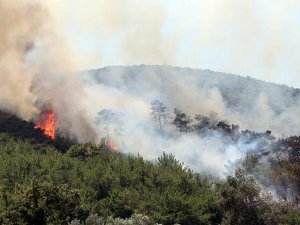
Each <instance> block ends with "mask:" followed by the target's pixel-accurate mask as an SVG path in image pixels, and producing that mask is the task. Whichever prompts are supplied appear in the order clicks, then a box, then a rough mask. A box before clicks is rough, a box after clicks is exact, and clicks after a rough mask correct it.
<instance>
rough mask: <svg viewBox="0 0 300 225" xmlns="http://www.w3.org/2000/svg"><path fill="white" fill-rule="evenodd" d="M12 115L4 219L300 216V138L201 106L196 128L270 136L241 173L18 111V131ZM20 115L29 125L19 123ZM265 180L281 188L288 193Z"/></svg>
mask: <svg viewBox="0 0 300 225" xmlns="http://www.w3.org/2000/svg"><path fill="white" fill-rule="evenodd" d="M178 112H179V111H178ZM180 113H182V112H180ZM3 117H5V118H6V119H8V118H9V115H8V114H3ZM5 118H1V122H2V123H1V124H0V125H1V131H2V132H1V133H0V160H1V164H0V224H5V225H6V224H7V225H8V224H11V225H12V224H31V225H34V224H62V225H63V224H66V225H67V224H73V225H77V224H78V225H79V224H87V225H92V224H93V225H97V224H156V223H159V224H167V225H169V224H170V225H171V224H215V225H217V224H223V225H227V224H232V225H233V224H235V225H239V224H249V225H252V224H253V225H254V224H255V225H269V224H270V225H271V224H282V225H284V224H299V221H300V214H299V211H298V209H297V206H298V205H297V204H298V202H297V199H298V198H299V191H298V189H297V187H299V168H300V166H299V165H300V162H299V151H298V150H299V149H300V147H299V143H300V141H299V140H300V137H290V138H287V139H282V140H274V138H273V137H272V136H271V133H269V132H266V133H255V132H251V131H244V132H239V131H238V132H236V128H235V127H234V126H232V125H228V123H227V122H226V121H221V122H217V123H216V122H212V120H211V119H209V118H211V117H209V116H208V117H204V116H201V115H199V116H198V117H197V119H196V121H197V126H194V128H195V127H197V129H193V126H192V125H191V124H188V126H189V129H190V130H189V131H188V132H198V133H201V135H205V133H204V130H213V131H214V132H222V133H224V135H225V136H226V135H227V136H230V137H232V139H231V140H232V141H238V140H240V139H241V138H245V137H247V140H248V141H249V140H250V139H253V140H261V139H263V140H264V141H259V143H260V144H259V145H258V146H259V148H260V150H258V151H257V152H254V153H253V154H251V155H248V156H247V157H246V158H245V159H244V160H243V162H241V169H238V170H237V171H236V173H235V175H234V176H228V177H227V178H226V179H225V180H216V179H212V178H210V177H209V176H207V175H204V174H198V173H195V172H193V171H191V170H190V169H188V168H187V167H185V166H184V165H183V164H182V163H181V162H179V161H178V160H176V159H175V158H174V156H173V155H169V154H163V155H162V156H160V157H159V158H158V159H157V160H155V161H147V160H144V159H143V158H142V157H140V156H132V155H123V154H121V153H116V152H113V151H109V149H108V148H107V146H105V143H104V142H103V143H102V144H99V145H96V144H91V143H75V142H72V141H70V140H67V139H65V138H64V137H59V138H57V139H56V140H55V141H52V140H48V138H46V137H43V136H40V135H41V132H40V131H39V130H36V129H34V128H33V126H32V125H31V123H28V122H26V121H19V120H18V119H17V118H14V119H11V121H12V122H11V124H12V125H10V126H11V127H15V132H13V129H8V128H7V127H9V125H8V124H7V120H5ZM181 118H183V117H181ZM185 118H186V119H185V120H184V121H190V120H191V119H190V117H189V116H187V115H185ZM178 121H179V120H178ZM19 122H20V123H23V124H24V126H18V129H19V130H18V129H16V128H17V127H16V126H15V125H16V124H19ZM227 125H228V126H227ZM24 127H25V128H26V129H25V128H24ZM186 127H187V126H186ZM20 129H21V130H20ZM184 129H185V128H184ZM4 131H5V132H4ZM29 131H30V132H29ZM28 132H29V133H28ZM31 132H32V133H31ZM188 132H187V130H183V132H182V133H183V134H185V133H186V134H185V135H188ZM19 133H20V134H19ZM38 137H41V139H39V138H38ZM66 143H67V144H66ZM261 149H263V150H261ZM266 149H268V152H269V153H268V154H266V153H265V152H266ZM262 152H263V153H264V154H262ZM271 152H272V154H271ZM263 160H265V161H267V162H268V163H265V162H264V161H263ZM263 165H265V167H264V166H263ZM266 165H267V166H266ZM249 174H251V176H249ZM262 177H264V179H261V178H262ZM256 181H259V183H260V184H262V185H264V186H265V187H274V188H275V189H276V193H277V194H278V196H279V197H278V199H277V200H276V199H274V198H273V197H272V196H271V194H270V192H266V191H265V190H264V189H263V188H262V186H261V185H258V183H257V182H256ZM280 187H284V189H283V190H282V189H281V188H280ZM291 190H293V194H290V193H292V192H291ZM284 196H285V197H284Z"/></svg>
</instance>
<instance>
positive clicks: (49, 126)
mask: <svg viewBox="0 0 300 225" xmlns="http://www.w3.org/2000/svg"><path fill="white" fill-rule="evenodd" d="M34 128H36V129H37V128H39V129H41V130H42V131H43V133H44V134H45V135H46V136H48V137H50V138H51V139H55V129H56V127H55V113H54V112H53V110H52V109H47V110H45V111H42V112H41V113H40V118H39V122H38V123H37V124H36V125H35V127H34Z"/></svg>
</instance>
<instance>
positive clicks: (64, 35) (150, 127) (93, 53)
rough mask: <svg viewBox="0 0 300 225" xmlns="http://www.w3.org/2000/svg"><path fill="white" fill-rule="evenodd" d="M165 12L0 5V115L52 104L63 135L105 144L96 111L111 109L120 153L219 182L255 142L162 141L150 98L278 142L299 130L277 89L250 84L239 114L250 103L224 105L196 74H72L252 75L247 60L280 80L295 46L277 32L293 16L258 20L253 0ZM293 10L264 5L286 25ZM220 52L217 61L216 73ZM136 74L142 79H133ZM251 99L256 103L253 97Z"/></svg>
mask: <svg viewBox="0 0 300 225" xmlns="http://www.w3.org/2000/svg"><path fill="white" fill-rule="evenodd" d="M166 2H167V1H166ZM233 3H236V4H233ZM165 4H167V3H164V4H161V3H160V2H159V1H151V2H150V1H145V2H143V3H141V1H134V0H130V1H127V2H126V4H125V2H124V1H120V0H112V1H109V2H108V1H92V0H91V1H88V4H87V1H76V4H73V1H51V2H50V1H43V2H41V1H34V0H30V1H29V0H28V1H27V0H23V1H16V0H10V1H8V0H3V1H0V19H1V25H0V32H1V36H0V89H1V96H0V108H1V109H2V110H8V111H11V112H14V113H15V114H17V115H18V116H20V117H22V118H24V119H27V120H30V119H33V120H34V119H36V118H37V115H38V113H39V112H40V111H41V110H42V109H43V108H44V107H49V106H51V107H52V108H53V110H54V111H55V112H56V114H57V116H58V117H57V118H58V121H57V123H58V124H57V125H58V128H59V129H60V130H61V131H62V132H63V133H64V134H65V135H68V136H71V137H75V138H76V139H77V140H79V141H92V142H99V141H100V138H101V137H103V136H105V131H104V130H103V128H102V127H101V125H100V126H97V125H96V124H95V117H96V115H97V113H98V112H99V111H100V110H102V109H111V110H113V111H114V112H116V113H117V115H119V117H120V121H121V122H119V124H118V125H116V127H114V129H112V130H111V132H110V136H111V138H112V139H113V141H114V142H116V144H118V146H119V147H120V148H121V149H122V150H123V151H125V152H131V153H134V154H137V153H140V154H142V155H143V156H145V157H146V158H148V159H154V158H156V157H157V156H159V155H160V154H161V153H162V152H163V151H166V152H169V153H173V154H175V156H176V157H178V159H179V160H182V161H183V162H185V163H186V165H187V166H190V167H192V168H193V169H195V170H197V171H205V172H207V171H209V172H210V173H213V174H214V175H216V176H223V175H224V173H226V172H227V168H226V166H225V164H227V163H228V161H235V160H237V159H240V158H241V157H242V156H243V155H244V154H245V152H247V151H251V150H252V149H253V148H254V146H255V143H251V145H249V146H248V145H246V144H244V143H239V144H238V145H231V144H228V143H227V141H226V139H225V138H224V137H223V136H220V135H216V134H214V135H211V136H210V137H206V138H199V137H196V136H194V135H190V136H178V133H176V132H175V131H174V130H172V129H171V128H168V127H166V128H165V129H169V130H167V132H168V133H169V137H168V138H163V137H161V135H160V134H159V132H157V127H155V126H154V124H153V122H151V121H150V119H149V114H150V111H149V104H150V102H151V101H152V100H154V99H160V100H161V101H163V102H164V103H165V104H166V105H167V106H168V108H169V109H170V110H173V108H175V107H177V108H180V109H182V110H184V111H185V112H186V113H188V114H190V115H191V116H193V115H194V114H195V113H201V114H204V115H207V114H209V113H210V112H211V111H215V112H217V113H218V115H219V117H220V118H222V119H223V118H225V119H228V120H229V121H231V122H233V123H237V124H240V125H241V126H242V128H250V129H254V130H258V131H264V130H266V129H271V130H272V131H273V132H275V134H276V135H281V134H282V132H284V133H285V134H291V133H295V134H297V127H298V125H299V123H300V121H298V120H297V116H293V118H295V119H293V120H290V118H291V115H298V114H299V112H300V109H299V107H298V106H299V104H298V102H294V103H292V104H291V105H287V103H286V102H285V100H286V98H285V97H284V96H285V93H283V92H281V91H278V90H277V89H276V90H275V94H274V95H272V96H273V97H272V98H270V95H269V94H268V92H265V91H261V92H259V93H258V92H257V90H256V89H255V87H251V86H250V87H249V90H247V91H246V92H244V93H243V94H244V96H243V101H241V102H240V104H241V108H242V107H243V106H244V105H245V106H246V105H247V103H248V102H252V103H253V104H252V105H251V107H248V108H247V110H246V111H243V112H241V111H239V110H232V109H231V108H229V107H228V106H227V103H226V101H225V100H224V97H223V95H222V93H221V90H220V87H217V86H214V85H212V84H213V83H214V82H217V80H214V79H212V80H210V81H209V82H211V83H209V82H203V83H202V86H201V84H199V83H198V78H197V76H188V75H187V74H189V73H190V72H191V71H190V70H189V69H186V74H183V76H177V73H178V71H176V70H170V69H169V68H168V67H162V68H160V70H159V71H157V72H156V73H153V72H151V71H147V70H144V71H142V72H141V73H136V72H135V71H130V68H129V70H128V71H125V72H126V74H127V75H126V76H125V77H122V76H120V71H116V70H122V68H115V69H108V72H107V73H108V76H104V78H103V79H104V82H98V80H97V79H94V78H92V76H90V75H89V74H88V75H86V76H84V75H83V74H82V73H74V71H79V70H82V69H85V68H84V67H83V65H85V66H87V65H88V66H95V65H98V64H99V61H100V64H102V65H104V64H139V63H145V64H164V63H166V64H176V65H185V66H199V67H202V66H203V65H204V66H210V67H211V68H221V69H224V70H227V71H230V70H232V66H231V65H233V63H232V62H234V65H235V66H236V68H237V69H236V70H237V71H241V72H243V73H244V69H245V68H246V70H249V71H252V70H251V68H249V67H248V62H251V63H250V64H249V65H252V66H253V65H255V66H257V67H258V68H260V67H261V68H262V69H261V70H258V71H259V73H260V72H263V73H265V74H266V75H268V74H271V73H272V72H274V71H273V68H274V67H276V66H275V65H277V63H278V61H280V60H281V56H282V55H283V57H284V56H285V54H286V52H285V51H286V49H288V48H292V47H293V45H290V44H289V43H288V41H287V39H286V38H285V36H284V35H283V34H282V29H283V28H284V27H285V25H286V24H289V22H290V20H291V18H286V20H284V21H277V19H274V20H273V19H272V21H267V22H265V23H264V24H260V23H259V21H260V16H261V14H263V13H264V12H260V10H259V8H261V6H259V5H258V4H254V3H241V2H236V1H230V0H228V1H224V2H223V1H222V2H220V1H217V2H213V3H211V2H209V3H208V2H207V1H205V3H204V2H202V1H199V2H198V1H195V2H191V3H184V2H183V1H178V2H177V3H176V4H174V5H172V2H171V3H170V4H171V5H172V7H170V8H168V7H166V5H165ZM262 4H265V5H268V3H262ZM295 4H296V3H293V2H289V3H288V4H286V7H285V8H284V9H279V5H280V4H279V3H278V2H277V3H276V4H275V6H274V7H273V8H272V9H269V11H268V13H269V14H270V16H269V17H268V18H269V19H270V18H277V17H276V16H274V14H275V15H280V18H284V17H285V16H286V15H287V11H289V9H290V8H291V7H294V6H295ZM233 5H234V7H233V8H231V6H233ZM296 5H297V4H296ZM168 6H170V5H168ZM181 9H183V10H181ZM190 10H192V11H190ZM175 12H179V13H180V15H177V14H176V13H175ZM190 12H191V13H190ZM192 15H193V16H192ZM195 15H197V16H195ZM245 15H246V16H245ZM172 21H175V22H176V23H175V24H174V23H172ZM224 21H225V22H224ZM71 24H72V25H71ZM74 24H76V26H74ZM186 24H188V25H186ZM269 24H272V26H271V27H270V31H269V32H267V33H266V32H265V31H264V27H265V26H267V25H269ZM275 25H276V26H275ZM246 28H247V29H246ZM277 29H278V30H277ZM231 33H233V34H234V35H230V34H231ZM274 33H275V34H279V35H276V39H273V38H271V37H273V34H274ZM296 36H297V35H295V36H293V37H296ZM260 40H261V41H262V44H260V43H259V41H260ZM233 43H234V44H233ZM292 44H294V40H293V41H292ZM257 45H259V47H257ZM107 46H108V47H107ZM274 46H276V47H274ZM91 49H92V50H91ZM78 50H80V53H81V54H78ZM220 52H223V53H224V54H222V55H220ZM216 56H220V59H221V60H219V61H218V63H217V64H218V66H217V67H214V66H213V65H214V61H215V60H214V59H215V58H217V57H216ZM295 57H296V58H297V54H296V55H295ZM221 61H223V63H220V62H221ZM253 62H254V63H253ZM291 63H292V64H293V62H291ZM241 68H243V70H240V69H241ZM276 68H277V67H276ZM292 68H296V67H294V65H292ZM121 72H122V71H121ZM133 74H138V76H133V77H131V75H133ZM105 79H106V80H105ZM130 80H131V81H130ZM133 81H134V82H133ZM223 82H225V81H223ZM199 85H200V86H199ZM236 85H237V87H238V84H236ZM269 91H270V92H272V90H269ZM254 93H255V94H257V96H254V97H253V96H252V95H253V94H254ZM249 96H250V97H251V96H252V98H250V97H249ZM253 99H255V101H254V100H253ZM274 100H275V101H274ZM274 104H275V107H274ZM278 111H280V113H278ZM274 121H276V122H274ZM287 124H288V126H286V125H287ZM295 125H296V126H295Z"/></svg>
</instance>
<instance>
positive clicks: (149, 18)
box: [47, 0, 300, 88]
mask: <svg viewBox="0 0 300 225" xmlns="http://www.w3.org/2000/svg"><path fill="white" fill-rule="evenodd" d="M47 5H48V7H49V8H50V9H51V11H52V14H53V20H54V21H55V23H56V25H55V27H56V29H57V30H58V32H59V33H61V34H62V35H63V36H64V38H65V39H66V40H67V43H69V45H70V46H73V47H74V49H75V50H76V51H77V52H79V53H80V55H81V57H82V58H83V60H81V62H80V63H81V65H80V68H82V69H89V68H99V67H104V66H113V65H137V64H152V65H153V64H158V65H172V66H180V67H192V68H200V69H211V70H214V71H220V72H227V73H233V74H239V75H242V76H251V77H254V78H257V79H261V80H267V81H271V82H274V83H281V84H286V85H288V86H294V87H299V88H300V75H299V72H300V51H299V50H300V49H299V48H300V47H299V46H300V14H299V12H300V1H297V0H272V1H271V0H253V1H246V0H245V1H244V0H222V1H220V0H188V1H187V0H164V1H162V0H161V1H159V0H151V1H150V0H143V1H140V0H109V1H108V0H106V1H105V0H77V1H73V0H66V1H59V0H53V1H48V2H47Z"/></svg>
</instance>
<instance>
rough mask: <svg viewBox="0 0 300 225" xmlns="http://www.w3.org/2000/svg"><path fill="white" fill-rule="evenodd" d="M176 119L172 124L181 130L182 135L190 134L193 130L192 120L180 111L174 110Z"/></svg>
mask: <svg viewBox="0 0 300 225" xmlns="http://www.w3.org/2000/svg"><path fill="white" fill-rule="evenodd" d="M174 114H175V118H174V120H173V122H172V124H173V125H175V127H176V128H177V129H178V130H179V132H180V133H182V132H184V133H186V134H187V133H188V132H190V131H191V130H192V128H191V123H192V121H193V120H192V119H191V117H190V116H188V115H186V114H185V113H183V112H182V111H181V110H179V109H174Z"/></svg>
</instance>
